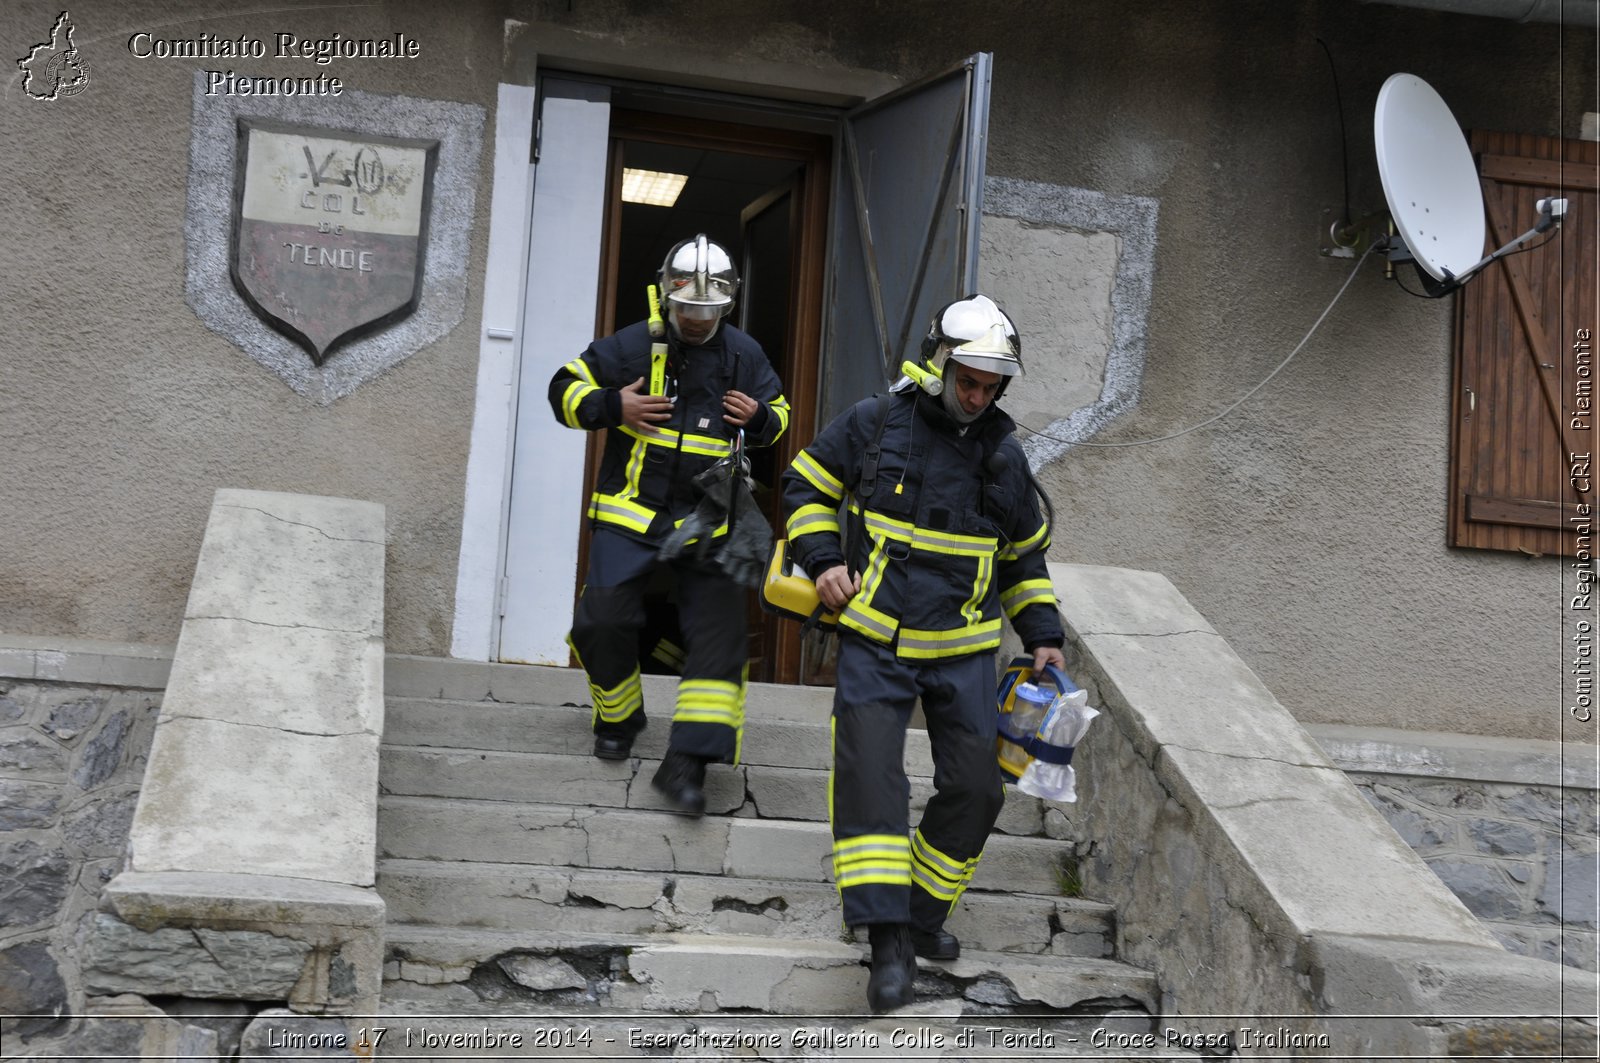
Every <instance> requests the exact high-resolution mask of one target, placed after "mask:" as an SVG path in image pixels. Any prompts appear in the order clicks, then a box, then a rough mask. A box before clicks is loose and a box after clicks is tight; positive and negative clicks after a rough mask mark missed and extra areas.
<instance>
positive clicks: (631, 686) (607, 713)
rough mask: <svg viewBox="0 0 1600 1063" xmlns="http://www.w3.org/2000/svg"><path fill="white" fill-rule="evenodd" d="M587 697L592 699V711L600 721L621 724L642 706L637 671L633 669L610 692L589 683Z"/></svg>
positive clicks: (641, 692)
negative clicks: (631, 672) (630, 673)
mask: <svg viewBox="0 0 1600 1063" xmlns="http://www.w3.org/2000/svg"><path fill="white" fill-rule="evenodd" d="M589 695H590V697H592V698H594V711H595V712H596V713H597V714H598V715H599V717H600V718H601V719H602V720H604V721H605V722H606V723H621V722H622V721H623V720H625V719H627V718H628V717H629V716H632V715H633V712H634V710H635V709H637V708H639V707H640V706H641V705H643V704H644V687H643V686H642V685H640V682H639V670H638V669H637V668H636V669H634V671H633V674H632V675H630V676H628V678H626V679H624V680H623V681H622V682H620V683H618V684H617V685H616V686H614V687H612V688H611V689H610V690H602V689H601V688H600V687H598V686H596V685H595V684H594V682H593V681H591V682H590V683H589Z"/></svg>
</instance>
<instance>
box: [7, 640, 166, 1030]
mask: <svg viewBox="0 0 1600 1063" xmlns="http://www.w3.org/2000/svg"><path fill="white" fill-rule="evenodd" d="M61 656H62V655H60V654H56V655H55V657H56V658H57V659H59V658H60V657H61ZM47 663H49V662H47ZM78 663H80V664H81V663H82V658H79V660H78ZM40 670H41V669H39V668H38V667H32V668H28V669H26V671H28V673H29V674H30V675H31V674H36V673H37V672H39V671H40ZM45 670H48V669H45ZM19 671H24V669H23V668H18V667H7V668H5V669H4V672H19ZM4 672H0V1013H5V1014H13V1015H52V1016H53V1015H55V1014H58V1013H61V1014H65V1013H66V1012H67V1011H69V1010H76V1009H77V1008H79V1007H81V1005H82V1002H83V1000H84V993H83V986H82V982H81V976H80V973H79V971H78V966H77V963H76V960H75V958H74V957H75V955H76V950H77V947H78V944H79V938H80V932H81V929H82V927H84V926H85V925H86V924H87V921H88V920H90V919H92V918H93V915H94V911H95V909H96V908H97V907H98V905H99V903H100V891H101V890H102V888H104V886H105V884H106V883H107V882H109V881H110V880H111V878H112V876H114V875H115V874H116V873H117V871H118V870H120V868H121V866H122V859H123V853H124V850H125V849H126V846H127V839H128V826H129V824H130V822H131V821H132V819H133V810H134V805H135V803H136V802H137V800H138V797H139V786H140V783H141V782H142V780H143V778H144V766H145V760H146V757H147V756H148V754H149V750H150V741H151V737H152V735H153V734H154V731H155V720H156V714H157V711H158V709H159V708H160V704H161V693H160V690H159V689H139V688H136V687H135V688H127V687H116V686H109V685H102V684H98V683H87V682H82V681H53V680H40V679H36V678H26V679H21V678H6V677H5V676H4ZM79 674H80V675H81V674H83V673H82V671H81V670H80V672H79ZM6 1022H7V1025H8V1026H11V1024H12V1023H13V1022H15V1024H16V1025H15V1026H14V1027H13V1028H12V1029H8V1030H6V1031H5V1034H6V1035H8V1036H7V1039H8V1040H9V1035H11V1034H13V1033H15V1034H19V1035H21V1036H24V1037H32V1036H35V1035H38V1034H44V1033H47V1032H49V1031H50V1030H51V1028H53V1027H54V1026H56V1025H57V1023H56V1022H55V1020H54V1019H50V1018H34V1019H20V1020H6Z"/></svg>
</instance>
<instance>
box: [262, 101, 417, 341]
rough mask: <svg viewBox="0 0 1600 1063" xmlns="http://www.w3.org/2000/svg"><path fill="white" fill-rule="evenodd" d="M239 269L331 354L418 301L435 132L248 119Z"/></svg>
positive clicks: (295, 327)
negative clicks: (416, 135) (426, 136)
mask: <svg viewBox="0 0 1600 1063" xmlns="http://www.w3.org/2000/svg"><path fill="white" fill-rule="evenodd" d="M238 132H239V148H238V153H237V158H238V169H237V173H236V178H235V183H234V192H235V195H234V223H233V241H232V244H233V246H232V256H231V260H230V272H231V273H232V276H233V283H234V285H235V287H237V288H238V290H239V292H240V294H241V295H243V296H244V299H245V301H246V302H247V303H249V304H250V306H251V307H252V308H253V309H254V310H255V311H256V313H258V314H260V315H261V316H262V317H263V318H264V319H266V321H267V322H268V323H270V324H271V325H272V326H273V327H274V328H276V329H278V330H279V331H280V332H282V333H284V334H285V335H286V336H289V337H290V338H291V339H293V340H295V341H296V342H298V343H299V344H301V345H302V346H303V347H305V348H306V350H307V351H308V352H309V353H310V355H311V360H312V361H313V362H314V363H315V364H317V365H319V366H320V365H321V364H322V363H323V361H324V360H325V359H326V358H327V357H328V354H329V352H330V351H331V350H332V349H333V348H334V347H336V346H337V345H338V344H339V343H340V342H341V341H344V340H347V339H351V338H353V337H356V336H360V335H365V334H367V333H370V332H373V331H376V330H378V329H380V328H383V327H385V326H387V325H390V324H392V323H394V322H396V321H399V320H400V319H402V318H404V317H406V316H407V315H409V314H410V313H412V312H413V311H414V310H416V308H417V303H418V300H419V299H420V298H421V293H422V271H423V265H424V259H425V251H426V248H427V228H428V209H429V205H430V203H431V200H432V193H433V173H434V166H435V162H436V159H437V154H438V147H439V142H438V141H437V140H410V139H404V138H400V137H387V136H376V135H369V134H365V133H356V132H349V131H344V130H335V129H322V128H318V127H315V126H304V125H290V124H287V123H282V122H271V121H266V120H263V119H254V118H244V117H241V118H239V119H238Z"/></svg>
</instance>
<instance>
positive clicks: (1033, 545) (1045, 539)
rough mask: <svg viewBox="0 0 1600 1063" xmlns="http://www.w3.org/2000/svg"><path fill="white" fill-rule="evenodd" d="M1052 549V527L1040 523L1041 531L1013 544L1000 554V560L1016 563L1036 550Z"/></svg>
mask: <svg viewBox="0 0 1600 1063" xmlns="http://www.w3.org/2000/svg"><path fill="white" fill-rule="evenodd" d="M1049 548H1050V525H1048V524H1046V523H1044V522H1043V521H1040V522H1039V530H1038V531H1036V532H1034V533H1033V534H1032V535H1030V536H1028V537H1027V538H1026V539H1023V540H1022V541H1021V542H1017V543H1012V544H1011V545H1010V546H1007V547H1006V548H1005V549H1004V550H1002V551H1001V552H1000V560H1002V561H1015V560H1016V559H1017V558H1019V557H1026V556H1027V555H1029V554H1031V553H1033V552H1034V551H1035V550H1047V549H1049Z"/></svg>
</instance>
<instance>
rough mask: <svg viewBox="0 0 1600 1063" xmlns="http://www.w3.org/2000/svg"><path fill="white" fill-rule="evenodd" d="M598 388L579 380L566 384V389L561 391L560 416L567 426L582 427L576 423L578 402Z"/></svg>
mask: <svg viewBox="0 0 1600 1063" xmlns="http://www.w3.org/2000/svg"><path fill="white" fill-rule="evenodd" d="M599 390H600V389H599V388H597V387H595V386H594V385H593V384H585V383H584V382H583V381H581V380H574V381H573V382H572V383H570V384H568V385H567V390H566V391H563V392H562V393H561V417H562V420H564V421H566V422H567V427H568V428H582V427H583V425H581V424H579V423H578V404H579V403H581V402H582V401H583V400H584V399H585V398H587V397H588V396H590V395H593V394H594V393H595V392H597V391H599Z"/></svg>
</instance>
